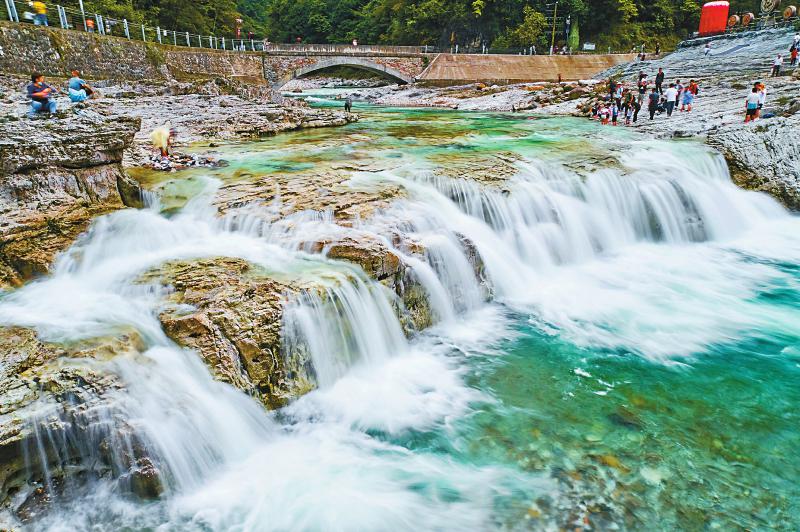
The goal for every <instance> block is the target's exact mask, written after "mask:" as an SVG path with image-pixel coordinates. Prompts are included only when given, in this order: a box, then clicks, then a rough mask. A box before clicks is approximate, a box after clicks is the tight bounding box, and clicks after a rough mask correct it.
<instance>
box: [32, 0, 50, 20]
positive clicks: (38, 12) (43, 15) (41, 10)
mask: <svg viewBox="0 0 800 532" xmlns="http://www.w3.org/2000/svg"><path fill="white" fill-rule="evenodd" d="M30 6H31V7H32V8H33V23H34V24H35V25H37V26H47V6H46V5H45V4H44V2H42V1H40V0H36V1H35V2H31V3H30Z"/></svg>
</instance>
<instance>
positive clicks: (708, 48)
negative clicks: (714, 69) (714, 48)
mask: <svg viewBox="0 0 800 532" xmlns="http://www.w3.org/2000/svg"><path fill="white" fill-rule="evenodd" d="M704 52H705V53H704V54H703V55H706V56H707V55H708V54H710V53H711V43H710V42H707V43H706V46H705V48H704Z"/></svg>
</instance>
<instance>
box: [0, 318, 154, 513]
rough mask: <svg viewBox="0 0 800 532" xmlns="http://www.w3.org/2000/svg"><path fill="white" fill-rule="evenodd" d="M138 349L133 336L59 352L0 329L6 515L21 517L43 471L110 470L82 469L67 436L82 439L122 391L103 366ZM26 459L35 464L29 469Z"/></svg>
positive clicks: (23, 333) (25, 332)
mask: <svg viewBox="0 0 800 532" xmlns="http://www.w3.org/2000/svg"><path fill="white" fill-rule="evenodd" d="M142 348H143V345H142V342H141V339H140V337H139V336H138V334H136V333H133V332H127V333H120V334H119V335H116V336H112V337H108V338H98V339H93V340H87V341H85V342H82V343H80V344H79V345H73V346H69V347H65V346H61V345H57V344H53V343H49V342H45V341H42V340H41V339H39V338H38V336H37V334H36V332H35V331H33V330H31V329H27V328H23V327H3V328H0V502H1V501H7V502H9V503H10V505H11V509H12V511H14V512H20V511H21V510H22V509H24V507H25V505H26V504H29V503H30V501H31V499H32V498H33V499H35V497H36V495H37V493H38V492H37V489H38V488H37V486H39V487H40V486H41V485H42V483H43V482H44V468H45V467H46V468H47V470H48V474H49V475H50V476H51V477H52V478H61V477H62V476H63V475H64V474H66V472H67V471H69V474H70V475H73V474H79V471H81V469H80V467H81V466H89V467H93V468H95V472H96V473H97V472H100V471H101V470H110V467H111V465H110V462H105V463H102V460H101V463H95V464H85V463H83V462H82V460H81V458H82V449H79V448H77V447H73V443H75V441H77V440H76V439H73V438H71V437H70V434H74V433H75V432H84V431H87V430H88V427H89V425H92V424H93V423H95V422H96V421H97V419H96V415H97V414H98V413H99V412H101V411H104V410H105V409H107V408H109V407H110V405H112V404H113V398H112V395H113V393H115V392H117V391H119V390H121V389H122V387H121V384H120V382H119V381H118V379H117V378H116V376H115V375H114V373H113V372H111V371H108V370H107V369H106V368H105V366H104V365H105V363H106V361H109V360H111V359H113V358H114V357H118V356H131V355H134V354H135V353H137V352H138V351H139V350H141V349H142ZM94 434H95V435H96V436H97V437H98V440H97V441H98V442H101V441H104V440H105V438H107V437H109V436H110V434H106V433H104V432H103V431H102V430H100V428H99V427H96V428H95V433H94ZM58 442H63V445H62V444H59V443H58ZM32 453H35V455H36V456H37V457H38V458H37V459H35V460H33V459H31V460H30V462H29V461H28V460H29V459H27V458H26V455H28V456H33V455H34V454H32ZM45 460H46V462H47V463H46V464H43V463H42V462H43V461H45ZM2 524H3V523H2V517H0V525H2Z"/></svg>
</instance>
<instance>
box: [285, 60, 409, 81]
mask: <svg viewBox="0 0 800 532" xmlns="http://www.w3.org/2000/svg"><path fill="white" fill-rule="evenodd" d="M336 66H347V67H352V68H359V69H361V70H368V71H370V72H375V73H376V74H382V75H384V76H387V77H389V78H392V79H394V80H396V81H398V82H400V83H414V78H413V77H412V76H409V75H407V74H403V73H402V72H400V71H399V70H397V69H396V68H392V67H390V66H386V65H381V64H380V63H376V62H374V61H370V60H369V59H364V58H362V57H330V58H327V59H322V60H320V61H317V62H316V63H314V64H312V65H307V66H304V67H302V68H298V69H296V70H293V71H292V73H291V75H290V76H287V77H286V78H284V79H282V80H281V81H279V82H278V83H277V84H276V85H275V88H276V89H279V88H281V87H282V86H284V85H285V84H287V83H288V82H290V81H291V80H293V79H297V78H300V77H303V76H305V75H306V74H310V73H311V72H315V71H317V70H322V69H325V68H330V67H336Z"/></svg>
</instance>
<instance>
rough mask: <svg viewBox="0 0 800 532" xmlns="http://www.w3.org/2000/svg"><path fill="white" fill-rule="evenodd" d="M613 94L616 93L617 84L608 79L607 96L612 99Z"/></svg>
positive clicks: (612, 79)
mask: <svg viewBox="0 0 800 532" xmlns="http://www.w3.org/2000/svg"><path fill="white" fill-rule="evenodd" d="M615 92H617V82H616V81H614V78H608V95H609V96H611V97H612V98H613V97H614V93H615Z"/></svg>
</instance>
